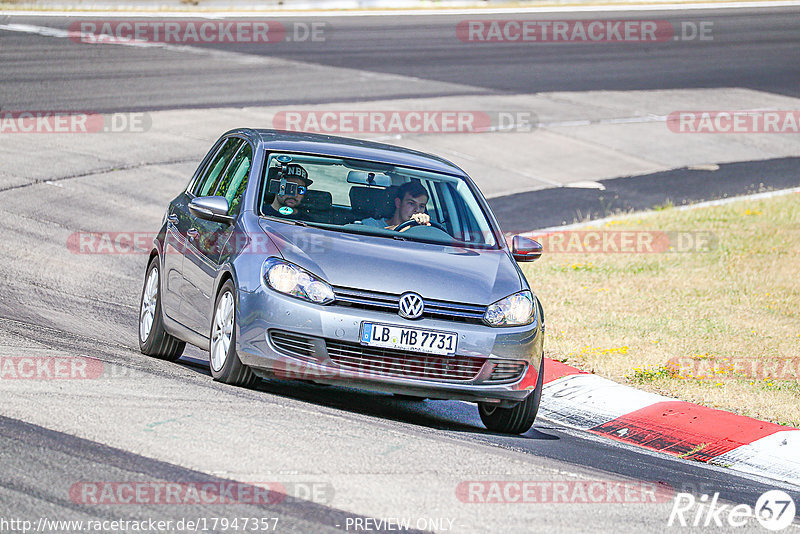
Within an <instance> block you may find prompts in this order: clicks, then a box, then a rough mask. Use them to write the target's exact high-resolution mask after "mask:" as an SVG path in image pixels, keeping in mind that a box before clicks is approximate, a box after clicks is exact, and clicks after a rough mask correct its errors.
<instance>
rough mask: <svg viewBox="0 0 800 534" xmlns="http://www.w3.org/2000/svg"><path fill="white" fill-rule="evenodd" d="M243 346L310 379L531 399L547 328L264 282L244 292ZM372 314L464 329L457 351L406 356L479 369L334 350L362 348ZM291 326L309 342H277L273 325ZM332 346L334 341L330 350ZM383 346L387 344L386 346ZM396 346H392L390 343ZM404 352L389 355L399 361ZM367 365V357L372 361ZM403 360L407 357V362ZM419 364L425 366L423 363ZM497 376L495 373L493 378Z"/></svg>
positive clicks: (252, 362) (281, 329)
mask: <svg viewBox="0 0 800 534" xmlns="http://www.w3.org/2000/svg"><path fill="white" fill-rule="evenodd" d="M238 300H239V302H238V307H237V309H238V317H237V352H238V354H239V358H240V359H241V361H242V363H244V364H245V365H247V366H249V367H251V368H252V369H253V371H255V372H256V373H257V374H260V375H261V376H266V377H277V378H293V379H302V380H310V381H313V382H318V383H324V384H336V385H345V386H348V387H359V388H364V389H370V390H373V391H382V392H387V393H399V394H405V395H412V396H418V397H426V398H433V399H457V400H465V401H471V402H477V401H481V402H496V403H499V404H500V405H501V406H506V405H509V404H510V403H514V402H518V401H521V400H524V399H525V398H526V397H527V396H528V395H530V394H531V393H532V392H533V391H534V389H535V387H536V383H537V378H538V374H539V371H540V369H541V364H542V353H543V332H542V327H541V324H540V321H539V319H540V318H539V317H538V315H537V320H536V321H535V322H534V323H532V324H530V325H527V326H522V327H509V328H492V327H488V326H485V325H483V324H471V323H466V322H457V321H446V320H438V319H428V318H426V319H419V320H413V321H412V320H407V319H403V318H402V317H400V316H399V315H396V314H394V313H388V312H382V311H373V310H367V309H359V308H351V307H346V306H338V305H337V304H336V303H335V302H334V303H333V304H331V305H328V306H320V305H316V304H311V303H308V302H305V301H302V300H299V299H295V298H291V297H288V296H284V295H281V294H279V293H276V292H274V291H271V290H268V289H265V288H263V287H262V288H260V289H259V290H257V291H254V292H247V291H243V290H240V291H239V292H238ZM363 321H372V322H378V323H385V324H394V325H399V326H406V327H413V328H424V329H430V330H439V331H446V332H456V333H457V334H458V344H457V350H456V354H455V355H454V356H451V357H448V356H430V355H419V354H411V353H405V354H403V355H401V356H407V359H408V360H409V361H410V360H414V359H415V358H416V360H417V361H420V359H421V361H423V362H426V363H423V364H414V363H410V364H409V365H411V366H413V365H418V366H419V365H422V366H423V367H424V366H426V365H434V366H437V367H439V368H440V369H447V368H450V367H452V366H458V365H459V362H469V364H470V369H475V373H474V376H470V377H468V378H464V377H463V376H460V377H459V378H458V379H453V378H445V377H443V376H445V374H441V376H439V375H437V376H436V377H433V378H432V377H431V376H411V375H408V374H404V373H403V372H402V371H398V370H397V367H392V369H391V370H389V368H388V367H383V368H381V367H380V366H378V367H376V366H375V362H374V361H373V362H371V365H370V366H369V367H366V366H364V367H359V366H356V367H355V368H354V366H353V365H352V364H351V365H349V366H344V365H342V363H341V360H339V359H336V360H335V359H334V358H335V356H334V358H332V357H331V356H332V354H334V352H335V351H334V350H333V347H334V346H339V347H341V346H342V345H347V346H348V347H349V348H352V349H353V350H356V351H357V350H358V347H359V336H360V333H361V323H362V322H363ZM275 332H278V333H288V334H290V335H294V336H296V337H297V338H302V340H303V342H302V346H304V347H310V348H308V349H307V350H301V351H297V352H296V351H290V350H286V347H285V345H279V344H276V343H275V341H274V338H272V337H271V335H270V334H271V333H273V335H274V333H275ZM329 348H331V350H330V352H329ZM381 352H384V351H381ZM390 352H391V351H390ZM397 356H398V355H397V354H396V353H395V354H393V355H392V356H390V358H394V359H395V361H397ZM510 362H518V363H520V364H524V365H523V366H520V367H521V368H522V371H521V372H520V373H519V374H518V375H516V376H513V377H511V378H508V379H505V380H498V379H497V376H499V375H498V374H497V373H496V372H495V371H496V370H497V369H499V367H498V364H502V365H501V366H500V367H502V366H505V365H508V364H509V363H510ZM365 365H366V364H365ZM402 366H403V364H402V363H401V364H400V367H402ZM418 368H419V367H418ZM493 377H494V378H493Z"/></svg>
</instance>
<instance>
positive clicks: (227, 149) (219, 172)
mask: <svg viewBox="0 0 800 534" xmlns="http://www.w3.org/2000/svg"><path fill="white" fill-rule="evenodd" d="M243 142H244V141H243V140H242V139H239V138H238V137H231V138H229V139H228V140H227V141H225V144H223V145H222V147H221V148H220V149H219V151H218V152H217V155H216V156H214V158H213V159H212V160H211V162H210V163H209V164H208V167H206V169H205V171H204V172H203V175H202V176H201V177H200V179H199V180H197V183H196V184H195V186H194V188H193V189H192V194H193V195H195V196H198V197H205V196H210V195H213V194H214V193H215V192H216V190H217V186H218V185H219V182H220V180H221V178H222V176H223V174H224V171H225V169H226V168H227V167H228V165H229V164H230V162H231V159H233V156H234V155H235V154H236V151H237V150H238V149H239V147H240V146H241V144H242V143H243Z"/></svg>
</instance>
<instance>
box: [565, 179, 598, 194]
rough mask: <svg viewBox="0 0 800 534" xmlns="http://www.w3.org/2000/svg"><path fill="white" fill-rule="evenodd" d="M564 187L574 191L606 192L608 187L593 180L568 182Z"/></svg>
mask: <svg viewBox="0 0 800 534" xmlns="http://www.w3.org/2000/svg"><path fill="white" fill-rule="evenodd" d="M564 187H571V188H573V189H599V190H600V191H605V190H606V186H604V185H603V184H601V183H600V182H595V181H592V180H578V181H577V182H568V183H566V184H564Z"/></svg>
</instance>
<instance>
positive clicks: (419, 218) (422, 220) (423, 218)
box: [411, 213, 431, 226]
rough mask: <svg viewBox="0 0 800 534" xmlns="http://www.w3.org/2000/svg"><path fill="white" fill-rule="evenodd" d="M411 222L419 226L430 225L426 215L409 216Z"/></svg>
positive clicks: (428, 217)
mask: <svg viewBox="0 0 800 534" xmlns="http://www.w3.org/2000/svg"><path fill="white" fill-rule="evenodd" d="M411 220H412V221H417V222H418V223H419V224H424V225H425V226H430V225H431V217H430V215H428V214H427V213H415V214H414V215H412V216H411Z"/></svg>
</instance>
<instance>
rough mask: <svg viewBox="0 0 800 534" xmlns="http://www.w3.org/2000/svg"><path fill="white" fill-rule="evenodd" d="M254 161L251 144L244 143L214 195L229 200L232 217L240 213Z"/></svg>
mask: <svg viewBox="0 0 800 534" xmlns="http://www.w3.org/2000/svg"><path fill="white" fill-rule="evenodd" d="M252 161H253V149H252V148H251V147H250V144H249V143H244V145H242V147H241V148H240V149H239V152H237V153H236V156H234V158H233V163H231V164H230V165H228V168H227V170H226V171H225V174H224V176H223V177H222V180H220V181H219V187H217V191H216V192H215V193H214V194H215V195H216V196H218V197H225V198H226V199H227V200H228V206H230V210H229V213H230V214H231V215H236V214H237V213H239V205H240V203H241V201H242V193H244V190H245V188H246V187H247V179H248V177H249V176H250V164H251V162H252Z"/></svg>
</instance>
